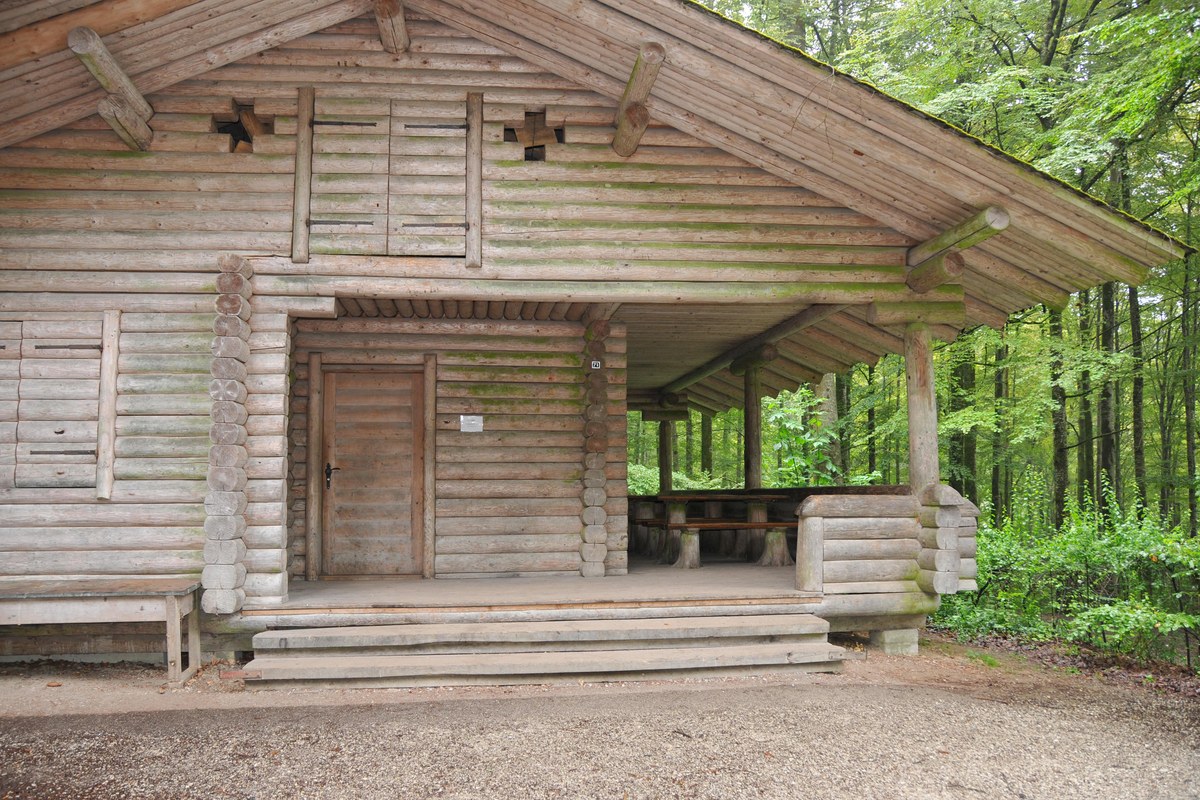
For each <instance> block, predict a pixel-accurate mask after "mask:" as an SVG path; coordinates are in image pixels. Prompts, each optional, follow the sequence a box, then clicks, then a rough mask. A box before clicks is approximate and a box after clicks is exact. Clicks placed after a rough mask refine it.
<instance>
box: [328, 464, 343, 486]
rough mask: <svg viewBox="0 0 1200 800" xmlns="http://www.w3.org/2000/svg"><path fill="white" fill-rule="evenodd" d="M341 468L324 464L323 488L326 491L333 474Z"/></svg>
mask: <svg viewBox="0 0 1200 800" xmlns="http://www.w3.org/2000/svg"><path fill="white" fill-rule="evenodd" d="M339 469H341V467H335V466H333V465H332V464H329V463H326V464H325V488H326V489H328V488H329V487H330V484H331V483H332V482H333V473H335V472H337V471H338V470H339Z"/></svg>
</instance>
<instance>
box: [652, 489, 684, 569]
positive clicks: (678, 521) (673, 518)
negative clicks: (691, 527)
mask: <svg viewBox="0 0 1200 800" xmlns="http://www.w3.org/2000/svg"><path fill="white" fill-rule="evenodd" d="M685 522H687V503H667V527H666V529H665V530H664V531H663V538H664V541H663V549H662V552H661V554H660V557H659V562H660V563H662V564H672V563H674V562H675V561H676V559H677V558H678V557H679V550H680V547H681V546H682V542H681V536H680V529H681V527H682V526H683V524H684V523H685ZM672 525H678V526H680V527H676V528H672V527H671V526H672Z"/></svg>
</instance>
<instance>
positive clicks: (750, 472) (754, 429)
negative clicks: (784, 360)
mask: <svg viewBox="0 0 1200 800" xmlns="http://www.w3.org/2000/svg"><path fill="white" fill-rule="evenodd" d="M778 357H779V350H778V349H776V347H775V345H772V344H768V345H763V346H762V347H760V348H758V349H756V350H754V351H752V352H750V353H747V354H746V355H744V356H742V357H741V358H739V359H738V360H737V361H734V362H733V363H732V364H730V365H729V371H730V372H732V373H733V374H734V375H741V376H743V377H742V381H743V382H742V400H743V406H744V409H745V410H744V412H743V417H744V419H745V426H744V427H745V434H746V448H745V451H744V466H745V473H746V488H747V489H761V488H762V402H761V401H762V380H761V378H760V376H759V372H758V371H759V368H761V367H762V365H763V364H766V363H767V362H768V361H773V360H775V359H776V358H778Z"/></svg>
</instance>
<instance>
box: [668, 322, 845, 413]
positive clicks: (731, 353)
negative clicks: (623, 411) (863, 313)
mask: <svg viewBox="0 0 1200 800" xmlns="http://www.w3.org/2000/svg"><path fill="white" fill-rule="evenodd" d="M843 308H845V306H843V305H831V304H817V305H811V306H809V307H808V308H806V309H804V310H803V311H801V312H800V313H798V314H794V315H793V316H790V317H788V318H787V319H785V320H784V321H783V322H780V323H779V324H778V325H775V326H773V327H771V328H768V329H767V330H765V331H763V332H762V333H760V334H758V335H757V336H755V337H753V338H750V339H747V340H746V341H745V342H742V343H741V344H739V345H738V346H736V347H734V348H731V349H730V350H728V351H726V352H724V353H722V354H721V355H719V356H717V357H716V358H714V359H712V360H710V361H708V362H707V363H705V364H702V365H701V366H699V367H696V369H694V370H692V371H691V372H688V373H687V374H686V375H683V376H681V377H679V378H676V379H675V380H673V381H671V382H670V383H668V384H667V385H666V386H664V387H663V388H662V391H663V392H681V391H683V390H684V389H686V388H687V387H689V386H691V385H692V384H693V383H697V382H698V381H702V380H704V379H705V378H707V377H709V376H710V375H714V374H716V373H718V372H720V371H721V370H723V369H726V368H727V367H729V365H730V364H732V363H733V362H735V361H737V360H738V359H740V358H742V357H744V356H746V355H749V354H750V353H753V352H754V351H756V350H758V349H759V348H761V347H763V346H764V345H768V344H774V343H775V342H778V341H780V340H781V339H784V338H786V337H788V336H791V335H792V334H793V333H796V332H798V331H801V330H804V329H805V328H807V327H808V326H810V325H815V324H816V323H818V322H820V321H821V320H823V319H825V318H826V317H830V316H832V315H834V314H836V313H838V312H839V311H841V310H842V309H843Z"/></svg>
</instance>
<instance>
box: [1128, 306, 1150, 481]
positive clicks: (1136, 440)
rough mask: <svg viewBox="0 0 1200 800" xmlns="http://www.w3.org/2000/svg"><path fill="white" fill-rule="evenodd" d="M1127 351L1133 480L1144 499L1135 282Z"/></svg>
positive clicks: (1138, 310) (1142, 388)
mask: <svg viewBox="0 0 1200 800" xmlns="http://www.w3.org/2000/svg"><path fill="white" fill-rule="evenodd" d="M1129 340H1130V346H1129V352H1130V355H1132V356H1133V386H1132V394H1133V396H1132V397H1131V398H1130V405H1131V406H1132V408H1131V409H1130V412H1131V413H1132V415H1133V419H1132V421H1131V424H1132V426H1133V431H1132V432H1133V483H1134V486H1135V488H1136V491H1137V502H1138V503H1142V504H1144V503H1145V502H1146V419H1145V411H1144V408H1143V405H1144V404H1145V401H1146V378H1145V376H1144V375H1143V373H1142V359H1143V357H1144V355H1143V351H1142V307H1141V302H1140V298H1139V297H1138V290H1137V287H1136V286H1130V287H1129Z"/></svg>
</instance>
